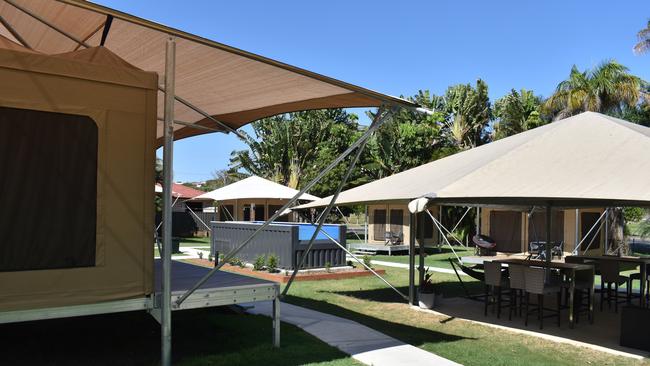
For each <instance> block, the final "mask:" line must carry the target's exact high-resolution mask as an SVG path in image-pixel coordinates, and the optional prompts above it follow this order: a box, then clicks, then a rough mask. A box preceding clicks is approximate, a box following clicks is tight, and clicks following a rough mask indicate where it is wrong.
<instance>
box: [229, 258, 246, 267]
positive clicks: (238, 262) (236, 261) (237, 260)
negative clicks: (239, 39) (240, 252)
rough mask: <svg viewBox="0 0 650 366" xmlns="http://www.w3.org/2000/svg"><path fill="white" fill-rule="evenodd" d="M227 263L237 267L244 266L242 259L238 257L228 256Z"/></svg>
mask: <svg viewBox="0 0 650 366" xmlns="http://www.w3.org/2000/svg"><path fill="white" fill-rule="evenodd" d="M228 264H230V265H231V266H238V267H241V268H244V266H245V265H244V261H242V260H241V259H240V258H237V257H232V258H230V259H229V260H228Z"/></svg>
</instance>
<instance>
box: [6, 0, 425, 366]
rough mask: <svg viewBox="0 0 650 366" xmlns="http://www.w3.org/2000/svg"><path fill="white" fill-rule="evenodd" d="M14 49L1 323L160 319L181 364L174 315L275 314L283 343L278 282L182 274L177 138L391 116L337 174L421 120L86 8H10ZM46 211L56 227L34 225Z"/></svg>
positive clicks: (165, 359)
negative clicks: (347, 113) (407, 119)
mask: <svg viewBox="0 0 650 366" xmlns="http://www.w3.org/2000/svg"><path fill="white" fill-rule="evenodd" d="M179 6H182V5H179ZM0 35H1V36H2V37H3V38H2V47H1V49H0V73H1V74H2V80H3V83H2V88H0V105H2V106H3V109H2V111H0V120H1V121H2V124H3V128H4V130H3V133H2V135H1V136H0V139H2V145H0V152H1V153H0V154H1V155H0V184H1V185H2V190H1V193H0V194H1V195H2V201H1V202H2V205H0V216H1V218H2V220H1V222H2V224H0V225H2V227H1V228H2V233H1V234H2V235H3V238H4V239H3V248H7V247H6V245H10V247H8V248H10V249H9V250H6V251H5V252H2V253H1V254H2V255H1V257H2V258H0V263H2V266H3V267H2V268H0V293H1V294H0V323H3V322H15V321H24V320H36V319H44V318H52V317H65V316H77V315H87V314H97V313H106V312H118V311H129V310H136V309H143V310H144V309H147V310H149V311H150V313H151V314H152V315H153V316H154V317H155V318H156V319H157V320H158V321H160V323H161V333H162V337H161V343H162V357H161V358H162V364H163V365H165V366H166V365H169V364H170V363H171V334H172V328H171V314H172V301H173V302H174V306H173V309H174V310H182V309H187V308H193V307H205V306H217V305H227V304H232V303H235V302H244V301H260V300H262V299H270V300H274V304H275V312H274V319H275V323H274V333H273V334H274V340H275V345H279V317H278V315H279V307H278V304H279V302H278V300H277V296H276V295H277V291H278V290H279V287H278V286H277V284H273V283H268V282H266V281H261V280H259V281H258V280H255V279H250V278H243V277H245V276H238V275H228V274H226V273H224V272H219V273H218V274H217V272H216V270H217V269H218V266H217V267H215V269H214V270H212V271H210V273H207V274H206V273H204V272H202V271H199V269H197V268H198V267H195V266H189V267H187V266H183V265H182V263H178V262H174V263H173V264H172V260H171V250H172V238H171V226H172V208H171V207H172V201H173V198H172V170H173V164H172V163H173V141H174V140H175V139H180V138H185V137H189V136H194V135H198V134H203V133H209V132H230V133H234V134H238V133H237V131H236V129H237V128H239V127H241V126H243V125H245V124H247V123H249V122H251V121H254V120H257V119H259V118H263V117H268V116H272V115H276V114H280V113H286V112H292V111H300V110H307V109H316V108H346V107H380V106H381V107H383V108H382V109H381V112H382V113H381V116H382V117H381V119H378V120H377V121H378V122H377V123H375V124H374V126H373V127H371V128H370V129H369V130H368V131H366V132H365V133H364V135H363V136H364V137H362V139H360V140H359V141H356V142H355V143H353V144H352V146H351V147H350V148H349V149H348V150H346V151H345V152H344V153H343V154H341V156H339V157H338V158H337V159H335V160H334V161H333V163H332V165H331V166H330V167H328V169H327V170H326V171H328V170H330V169H332V167H333V166H334V165H336V163H338V162H340V161H341V160H342V159H344V158H345V157H346V156H348V155H349V154H350V153H351V151H353V150H354V149H355V148H356V147H359V146H361V145H362V143H363V141H365V139H367V138H368V136H369V135H370V134H371V133H372V132H373V131H374V130H375V129H376V128H378V127H379V126H380V125H381V123H382V122H383V121H384V120H386V119H387V118H388V116H390V114H391V113H393V112H394V111H395V110H396V109H397V108H402V107H403V108H409V109H413V110H419V111H421V109H419V106H418V105H417V104H414V103H411V102H408V101H405V100H402V99H399V98H395V97H391V96H387V95H384V94H381V93H377V92H374V91H372V90H368V89H364V88H361V87H358V86H355V85H352V84H349V83H346V82H342V81H339V80H335V79H332V78H328V77H326V76H323V75H319V74H317V73H314V72H311V71H308V70H304V69H300V68H297V67H293V66H291V65H287V64H284V63H281V62H278V61H275V60H271V59H268V58H265V57H262V56H259V55H255V54H252V53H249V52H246V51H243V50H239V49H236V48H233V47H230V46H227V45H224V44H221V43H217V42H214V41H211V40H208V39H205V38H202V37H198V36H196V35H193V34H189V33H186V32H183V31H180V30H177V29H173V28H170V27H166V26H163V25H160V24H157V23H154V22H150V21H147V20H144V19H141V18H138V17H134V16H132V15H129V14H125V13H122V12H120V11H116V10H113V9H110V8H107V7H103V6H100V5H97V4H94V3H91V2H86V1H81V0H0ZM142 70H144V71H142ZM158 81H160V82H161V84H164V85H160V84H159V83H158ZM156 121H157V122H158V123H157V124H156V123H155V122H156ZM35 131H39V133H36V132H35ZM160 146H163V147H164V150H163V152H164V156H163V173H164V179H163V222H164V225H163V246H162V260H161V263H160V265H157V266H156V268H157V271H154V260H153V253H152V249H153V248H152V247H153V226H154V225H153V207H154V205H153V200H154V192H153V190H152V189H151V188H152V186H153V184H154V182H153V172H154V150H155V148H156V147H160ZM55 147H56V148H55ZM16 157H20V159H16ZM43 161H47V163H48V164H45V163H43ZM37 169H42V171H40V172H39V171H37ZM326 171H325V172H326ZM325 172H323V174H324V173H325ZM37 173H40V174H37ZM45 173H47V174H45ZM320 176H321V177H322V175H320ZM43 177H49V178H51V179H49V180H47V181H44V179H42V178H43ZM24 186H28V187H30V188H31V189H30V190H24V189H23V187H24ZM73 188H74V189H73ZM25 200H27V201H28V202H38V205H35V204H32V205H27V204H25ZM39 200H40V201H39ZM44 201H45V202H47V203H48V206H50V207H48V213H49V214H48V215H45V214H43V213H42V212H38V213H35V212H29V211H28V210H29V207H35V206H39V207H42V206H43V205H42V202H44ZM7 202H8V203H7ZM27 223H29V224H31V225H32V226H30V227H28V226H27ZM14 226H15V227H19V228H22V229H23V230H22V231H20V232H18V231H17V230H16V229H15V228H14ZM7 233H9V234H7ZM21 233H22V235H23V236H20V235H21ZM25 237H27V239H26V238H25ZM7 238H11V239H15V240H9V239H7ZM14 242H15V243H14ZM25 243H28V245H25ZM18 244H21V245H22V246H18ZM3 250H4V249H3ZM173 268H175V270H174V271H175V272H174V273H176V275H178V276H180V277H179V278H177V279H176V281H172V270H173ZM197 271H198V273H197ZM154 273H155V274H156V275H155V276H154ZM215 275H218V276H220V277H219V279H218V280H214V279H215V277H214V276H215ZM154 277H156V278H157V280H156V281H155V282H154ZM235 287H236V288H237V291H232V289H233V288H235ZM235 293H236V295H234V296H236V298H233V294H235ZM217 294H218V295H217ZM213 295H214V296H213ZM172 296H173V298H172ZM211 296H212V297H211ZM207 297H210V299H212V300H206V298H207ZM193 299H194V300H193ZM110 300H116V301H110Z"/></svg>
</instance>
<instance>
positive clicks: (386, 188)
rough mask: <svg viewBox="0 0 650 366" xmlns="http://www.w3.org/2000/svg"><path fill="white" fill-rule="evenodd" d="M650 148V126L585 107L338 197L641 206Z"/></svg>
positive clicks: (649, 183) (649, 198)
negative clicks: (582, 110)
mask: <svg viewBox="0 0 650 366" xmlns="http://www.w3.org/2000/svg"><path fill="white" fill-rule="evenodd" d="M648 151H650V128H647V127H643V126H640V125H636V124H633V123H630V122H627V121H624V120H621V119H617V118H613V117H609V116H605V115H603V114H599V113H594V112H585V113H582V114H579V115H576V116H573V117H570V118H566V119H564V120H560V121H557V122H553V123H551V124H548V125H545V126H542V127H539V128H536V129H533V130H530V131H526V132H523V133H520V134H517V135H514V136H511V137H508V138H505V139H502V140H498V141H495V142H492V143H489V144H486V145H483V146H480V147H477V148H474V149H471V150H468V151H464V152H461V153H458V154H455V155H452V156H449V157H446V158H443V159H440V160H436V161H434V162H431V163H428V164H424V165H421V166H419V167H417V168H413V169H410V170H407V171H404V172H402V173H399V174H395V175H392V176H390V177H387V178H383V179H380V180H377V181H374V182H371V183H368V184H365V185H362V186H359V187H356V188H353V189H350V190H347V191H344V192H342V193H341V194H340V196H339V199H338V200H337V202H338V203H339V204H341V205H344V204H357V203H372V202H384V201H403V202H406V201H410V200H412V199H416V198H419V197H427V198H430V200H431V201H432V202H438V203H449V204H494V205H499V204H503V205H547V204H552V205H554V206H564V207H584V206H601V207H602V206H619V205H640V206H646V205H648V204H649V203H650V159H649V158H648ZM328 202H329V198H324V199H322V200H319V201H315V202H312V203H309V204H306V205H303V206H300V207H299V208H307V207H316V206H324V205H326V204H327V203H328Z"/></svg>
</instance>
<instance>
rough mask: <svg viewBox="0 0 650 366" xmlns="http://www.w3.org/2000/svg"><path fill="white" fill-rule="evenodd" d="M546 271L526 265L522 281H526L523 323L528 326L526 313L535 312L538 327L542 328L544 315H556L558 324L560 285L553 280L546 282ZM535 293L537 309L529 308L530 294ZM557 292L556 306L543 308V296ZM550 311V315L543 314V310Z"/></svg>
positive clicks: (558, 324)
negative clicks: (524, 317) (524, 318)
mask: <svg viewBox="0 0 650 366" xmlns="http://www.w3.org/2000/svg"><path fill="white" fill-rule="evenodd" d="M545 272H546V271H545V270H544V268H541V267H526V268H525V276H524V281H525V283H526V320H525V324H526V326H528V315H530V314H531V312H532V313H536V314H537V319H539V329H543V328H544V318H545V317H553V316H556V317H557V326H558V327H559V326H560V305H561V298H562V296H561V293H562V287H561V286H560V283H559V282H553V283H550V284H547V283H546V282H545V278H546V273H545ZM531 294H533V295H537V309H533V310H532V311H531V310H529V306H530V295H531ZM553 294H557V308H556V309H555V310H553V309H544V298H545V296H546V295H553ZM545 310H546V311H549V312H552V313H553V314H551V315H546V316H545V315H544V311H545Z"/></svg>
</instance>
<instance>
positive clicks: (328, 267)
mask: <svg viewBox="0 0 650 366" xmlns="http://www.w3.org/2000/svg"><path fill="white" fill-rule="evenodd" d="M325 272H327V273H330V272H332V263H330V262H325Z"/></svg>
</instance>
